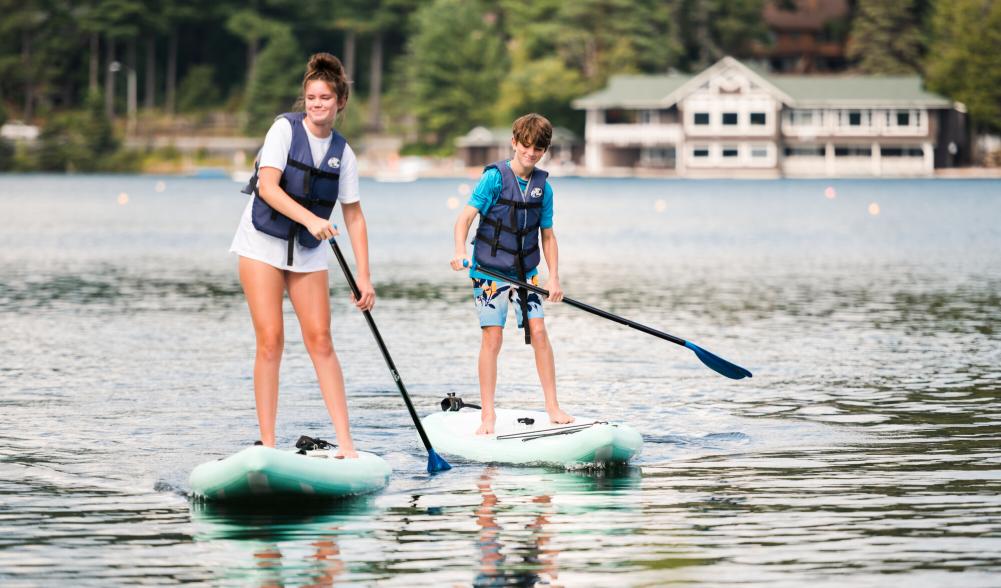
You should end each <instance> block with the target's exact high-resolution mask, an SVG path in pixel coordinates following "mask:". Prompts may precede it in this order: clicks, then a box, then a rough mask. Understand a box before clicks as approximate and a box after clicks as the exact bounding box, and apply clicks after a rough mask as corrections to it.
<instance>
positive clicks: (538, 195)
mask: <svg viewBox="0 0 1001 588" xmlns="http://www.w3.org/2000/svg"><path fill="white" fill-rule="evenodd" d="M532 198H542V188H540V187H538V186H536V187H535V188H533V189H532Z"/></svg>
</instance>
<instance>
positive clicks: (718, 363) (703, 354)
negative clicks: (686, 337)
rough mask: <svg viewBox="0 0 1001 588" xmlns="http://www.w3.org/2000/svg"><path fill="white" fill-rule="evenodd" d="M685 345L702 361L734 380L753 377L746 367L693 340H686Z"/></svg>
mask: <svg viewBox="0 0 1001 588" xmlns="http://www.w3.org/2000/svg"><path fill="white" fill-rule="evenodd" d="M685 347H687V348H689V349H691V350H692V351H694V352H695V355H697V356H698V357H699V359H701V360H702V363H704V364H706V367H708V368H709V369H711V370H714V371H716V372H717V373H719V374H722V375H724V376H726V377H728V378H732V379H734V380H739V379H741V378H750V377H751V372H749V371H747V370H746V369H744V368H742V367H740V366H739V365H737V364H735V363H730V362H729V361H727V360H725V359H723V358H722V357H720V356H718V355H715V354H712V353H710V352H708V351H706V350H705V349H703V348H701V347H699V346H698V345H696V344H695V343H692V342H691V341H685Z"/></svg>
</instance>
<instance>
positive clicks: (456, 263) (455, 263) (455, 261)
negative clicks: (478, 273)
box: [449, 253, 473, 272]
mask: <svg viewBox="0 0 1001 588" xmlns="http://www.w3.org/2000/svg"><path fill="white" fill-rule="evenodd" d="M463 262H466V265H465V266H464V265H463ZM449 263H450V264H451V265H452V269H454V270H455V271H457V272H461V271H462V268H463V267H472V266H473V262H472V260H470V259H469V258H468V257H466V254H465V253H463V254H462V255H456V256H455V257H453V258H452V261H450V262H449Z"/></svg>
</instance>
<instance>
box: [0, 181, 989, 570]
mask: <svg viewBox="0 0 1001 588" xmlns="http://www.w3.org/2000/svg"><path fill="white" fill-rule="evenodd" d="M158 182H159V184H158ZM459 183H461V182H459V181H451V180H441V181H420V182H416V183H413V184H407V185H385V184H374V183H365V184H364V185H363V198H364V199H365V210H366V216H367V218H368V219H369V224H370V229H371V243H372V266H373V278H374V281H375V285H376V288H377V291H378V293H379V302H378V304H377V306H376V308H375V310H374V315H375V317H376V320H377V321H378V324H379V328H380V331H381V332H382V335H383V337H384V339H385V340H386V343H387V345H388V347H389V349H390V351H391V352H392V354H393V358H394V361H395V363H396V364H397V367H398V369H399V372H400V375H401V376H402V377H403V379H404V380H405V382H406V384H407V388H408V390H409V391H410V393H411V395H412V396H413V398H414V400H415V402H416V404H417V406H418V409H419V411H421V412H427V411H431V410H436V409H437V408H436V407H437V402H438V401H439V400H440V399H441V398H442V397H443V396H444V395H445V394H446V393H447V392H455V393H456V394H457V395H459V396H464V397H467V398H469V397H475V396H476V394H477V388H476V379H475V377H476V367H475V366H476V353H477V350H478V345H479V333H478V329H477V328H476V325H475V319H474V317H473V315H472V302H471V300H470V297H469V284H468V280H467V279H466V278H465V277H464V275H462V274H458V273H454V272H451V271H450V270H449V269H447V261H448V259H449V258H450V256H451V248H452V244H451V230H450V228H451V224H452V222H453V221H454V214H455V211H454V209H450V208H449V207H448V202H447V200H448V198H449V197H452V196H454V194H456V190H457V186H458V184H459ZM160 184H162V185H160ZM556 187H557V190H558V191H557V198H558V200H557V203H558V204H557V211H556V214H557V217H556V223H557V225H556V230H557V232H558V234H559V238H560V254H561V256H560V262H561V278H562V283H563V287H564V289H565V290H566V292H567V293H568V294H569V295H570V296H572V297H573V298H575V299H578V300H581V301H583V302H586V303H588V304H593V305H595V306H598V307H600V308H604V309H607V310H609V311H610V312H614V313H616V314H620V315H622V316H625V317H628V318H631V319H634V320H636V321H639V322H641V323H644V324H649V325H650V326H652V327H655V328H658V329H661V330H664V331H666V332H669V333H672V334H675V335H678V336H682V337H685V338H688V339H690V340H692V341H693V342H695V343H697V344H699V345H702V346H704V347H706V348H707V349H710V350H711V351H713V352H715V353H718V354H720V355H721V356H723V357H726V358H728V359H731V360H733V361H735V362H737V363H739V364H741V365H745V366H746V367H748V368H749V369H751V371H753V372H754V374H755V377H754V378H753V379H751V380H742V381H740V382H732V381H729V380H726V379H724V378H721V377H719V376H717V375H716V374H714V373H713V372H711V371H710V370H707V369H706V368H705V367H703V366H702V365H701V364H700V363H699V362H698V361H697V359H695V358H694V357H693V356H692V354H691V353H688V352H687V351H685V350H683V349H678V348H677V347H675V346H672V345H670V344H667V343H664V342H661V341H657V340H655V339H653V338H650V337H647V336H644V335H642V334H639V333H637V332H636V331H633V330H631V329H626V328H624V327H621V326H619V325H615V324H613V323H611V322H609V321H603V320H601V319H598V318H596V317H593V316H591V315H587V314H585V313H582V312H579V311H575V310H574V309H571V308H568V307H564V306H552V305H550V306H547V308H546V314H547V324H548V327H549V332H550V337H551V339H552V341H553V345H554V349H555V353H556V362H557V368H558V373H557V378H558V386H559V388H560V396H561V402H565V403H566V404H567V405H568V407H570V408H571V409H572V410H573V412H574V414H578V415H594V416H601V417H602V418H604V419H607V420H610V421H624V422H629V423H630V424H632V425H633V426H635V427H636V428H637V429H638V430H639V431H640V432H641V433H643V435H644V438H645V446H644V449H643V452H642V454H641V456H640V457H639V459H638V461H637V464H636V465H637V467H633V468H630V469H627V470H625V471H618V472H616V471H613V472H598V473H594V472H592V473H588V472H564V471H553V470H546V469H538V468H511V467H492V466H483V465H479V464H471V463H468V462H465V463H464V462H463V461H462V460H452V459H450V462H452V464H453V466H455V467H454V469H453V470H451V471H449V472H446V473H442V474H439V475H436V476H428V475H427V474H426V473H425V471H424V467H425V465H426V462H427V455H426V452H425V451H424V449H423V447H422V446H421V444H420V442H419V440H418V437H417V435H416V434H415V432H414V430H413V426H412V424H411V422H410V419H409V416H408V414H407V411H406V409H405V408H404V406H403V404H402V402H401V400H400V398H399V394H398V392H397V390H396V387H395V385H394V383H393V382H392V380H391V379H390V377H389V376H388V374H387V372H386V369H385V365H384V363H383V361H382V358H381V356H380V354H379V350H378V348H377V347H376V346H375V344H374V342H373V341H372V339H371V335H370V333H369V331H368V329H367V327H366V325H365V323H364V320H363V319H362V317H361V316H359V315H358V314H357V313H356V312H354V311H353V310H352V309H351V307H350V305H349V301H348V292H347V289H346V288H345V286H344V284H343V280H342V279H341V276H340V274H339V272H338V271H337V269H336V267H334V268H333V270H332V271H331V273H330V283H331V296H332V297H331V300H332V307H333V318H332V328H333V333H334V343H335V345H336V346H337V349H338V353H339V355H340V357H341V360H342V363H343V365H344V370H345V378H346V381H347V385H348V393H349V394H348V395H349V403H350V408H351V417H352V429H353V432H354V436H355V440H356V442H357V443H358V445H359V447H360V448H363V449H365V450H369V451H373V452H376V453H378V454H380V455H382V456H383V457H385V458H386V459H387V460H388V461H389V462H390V464H391V465H392V466H393V468H394V475H393V478H392V481H391V484H390V486H389V487H388V488H387V489H386V490H385V491H384V492H382V493H380V494H378V495H376V496H373V497H368V498H366V499H364V500H356V501H349V502H346V503H343V504H333V505H330V504H328V505H325V506H324V507H322V508H319V509H316V508H314V507H310V508H309V509H307V510H302V509H301V508H300V509H295V510H289V509H288V508H281V509H270V510H268V511H267V512H253V511H250V512H247V511H238V510H237V511H234V510H232V509H222V508H218V507H213V506H212V505H199V504H190V503H189V502H188V500H187V496H186V492H187V475H188V473H189V472H190V470H191V468H192V467H194V466H195V465H196V464H198V463H201V462H203V461H206V460H210V459H215V458H219V457H223V456H225V455H228V454H230V453H232V452H233V451H235V450H237V449H239V448H242V447H244V446H246V445H247V444H248V443H251V442H252V441H253V440H254V439H256V435H257V431H256V419H255V417H254V407H253V394H252V385H251V373H250V372H251V368H252V360H253V329H252V326H251V324H250V320H249V317H248V316H247V313H246V310H245V302H244V300H243V295H242V293H241V290H240V287H239V283H238V281H237V279H236V272H235V261H234V260H233V259H232V258H231V257H230V256H229V255H228V254H227V253H226V248H227V246H228V243H229V239H230V237H231V234H232V230H233V228H234V225H235V222H236V219H237V218H238V216H239V214H240V211H241V210H242V207H243V204H244V200H243V199H242V197H240V196H236V195H235V194H236V193H235V191H234V190H235V188H236V186H235V185H233V184H231V183H230V182H225V181H206V180H199V181H195V180H189V181H184V180H178V179H173V178H170V179H156V178H145V177H95V178H89V177H73V178H62V177H59V178H55V177H47V176H25V177H17V176H8V177H0V217H2V218H4V219H5V224H4V229H3V231H2V232H0V333H2V334H3V336H2V337H0V390H2V393H0V441H2V442H0V584H3V585H5V586H6V585H13V586H18V585H59V584H62V585H94V586H104V585H122V584H133V583H195V584H212V585H219V584H222V585H240V586H242V585H262V586H271V585H274V586H279V585H288V586H291V585H330V584H335V583H336V584H342V583H347V584H357V585H367V584H377V583H378V584H390V585H408V586H409V585H420V584H425V585H474V584H475V585H485V586H489V585H531V584H539V585H545V584H550V585H567V586H579V585H588V586H623V585H665V584H671V583H678V584H692V585H710V586H727V585H740V586H745V585H746V586H772V585H779V586H783V585H784V586H802V585H809V584H815V583H817V584H826V585H846V584H851V585H873V586H875V585H884V584H885V583H886V581H887V579H888V578H890V579H892V580H894V581H895V582H902V583H906V584H908V585H909V586H910V585H913V586H936V587H937V586H944V585H957V586H960V585H961V586H964V587H965V586H994V585H997V578H998V577H999V575H998V574H1001V557H999V556H998V553H1001V543H999V540H1001V539H999V532H1001V531H999V530H1001V498H999V497H1001V451H999V449H998V448H999V447H1001V368H999V367H998V366H1001V340H999V336H998V325H999V324H1001V294H999V292H1001V255H999V254H998V252H999V251H1001V230H999V229H998V225H997V219H999V218H1001V199H999V198H997V196H996V194H998V193H1001V185H999V183H998V182H939V181H846V182H810V181H803V182H798V181H797V182H793V181H781V182H687V181H671V182H663V181H630V180H576V179H565V178H561V179H559V181H558V185H557V186H556ZM828 188H831V189H832V190H834V191H835V192H834V193H836V198H830V197H826V196H825V193H826V192H827V189H828ZM120 193H127V194H128V196H129V198H128V202H127V203H126V204H124V205H123V204H119V203H118V201H117V198H118V195H119V194H120ZM871 202H878V203H879V207H880V213H879V215H871V214H869V212H868V205H869V204H870V203H871ZM179 211H185V212H184V213H183V214H181V213H179ZM596 219H597V220H596ZM43 235H44V238H42V237H41V236H43ZM286 318H287V322H286V327H287V328H286V340H287V345H286V346H287V354H286V356H285V358H284V360H283V366H282V391H281V398H280V409H279V422H278V430H279V438H278V442H279V443H280V444H287V445H291V444H292V443H294V441H295V440H296V439H297V438H298V436H299V435H301V434H309V435H313V436H316V435H319V436H321V437H325V436H327V435H329V434H330V431H329V427H330V425H329V421H328V419H327V416H326V412H325V410H324V409H323V405H322V400H321V397H320V394H319V392H318V390H317V389H316V384H315V381H314V378H315V375H314V372H313V370H312V368H311V366H310V364H309V359H308V356H307V354H306V353H305V351H304V349H303V346H302V341H301V338H300V337H299V334H298V325H297V324H296V323H295V322H294V318H293V316H292V314H291V309H290V308H289V307H286ZM533 361H534V358H533V355H532V353H531V351H530V349H526V348H525V347H524V346H523V345H519V344H518V339H517V336H515V334H514V333H513V329H509V331H508V337H507V342H506V344H505V346H504V350H503V352H502V356H501V365H500V381H501V386H500V389H499V391H498V403H499V405H500V406H502V407H508V408H513V407H525V408H533V409H538V408H541V404H542V395H541V392H540V391H539V390H538V382H537V378H536V376H535V369H534V363H533ZM276 506H277V505H276Z"/></svg>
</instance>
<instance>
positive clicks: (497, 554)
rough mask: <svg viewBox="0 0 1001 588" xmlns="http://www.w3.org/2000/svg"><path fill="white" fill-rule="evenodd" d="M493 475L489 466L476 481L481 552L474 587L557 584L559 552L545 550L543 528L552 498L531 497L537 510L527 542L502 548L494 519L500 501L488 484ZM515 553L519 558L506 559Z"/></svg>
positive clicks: (492, 469)
mask: <svg viewBox="0 0 1001 588" xmlns="http://www.w3.org/2000/svg"><path fill="white" fill-rule="evenodd" d="M495 474H496V470H495V469H494V468H492V467H489V468H487V469H486V470H484V472H483V475H482V476H480V479H479V480H478V481H477V483H476V487H477V489H478V490H479V492H480V496H481V500H480V505H479V507H477V509H476V524H477V526H479V528H480V532H479V535H478V537H477V541H476V544H477V547H478V548H479V551H480V573H479V574H477V575H476V578H475V579H474V580H473V586H535V585H537V584H544V585H550V586H558V585H559V584H556V580H557V578H558V570H557V567H556V556H557V555H559V551H558V550H556V549H552V548H550V549H544V547H545V546H546V545H547V544H548V543H549V541H550V539H551V534H550V533H548V532H547V531H546V530H545V527H546V525H547V524H548V523H549V516H550V514H551V511H552V498H551V497H550V496H548V495H545V494H543V495H539V496H536V497H534V498H532V504H533V505H539V510H538V514H537V515H536V516H535V518H534V519H533V520H532V522H531V523H529V524H528V525H527V527H526V528H527V529H528V530H529V531H530V534H529V538H528V541H527V542H526V543H525V544H524V545H517V544H515V545H513V546H511V547H510V548H505V546H504V544H503V543H502V542H501V530H502V529H501V526H500V524H499V523H498V522H497V511H498V505H499V500H498V499H497V495H496V494H495V493H494V491H493V487H492V485H491V482H492V480H493V477H494V475H495ZM533 510H534V509H533ZM516 553H520V554H522V555H521V560H520V561H517V560H516V561H514V562H509V561H508V556H509V555H513V554H516Z"/></svg>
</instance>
